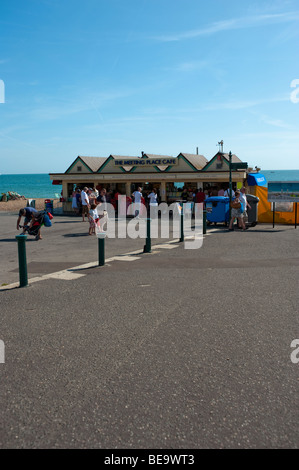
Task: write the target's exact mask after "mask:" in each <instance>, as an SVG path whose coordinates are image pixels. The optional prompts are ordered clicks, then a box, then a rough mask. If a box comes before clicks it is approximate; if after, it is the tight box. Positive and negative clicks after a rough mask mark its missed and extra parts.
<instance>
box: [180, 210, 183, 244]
mask: <svg viewBox="0 0 299 470" xmlns="http://www.w3.org/2000/svg"><path fill="white" fill-rule="evenodd" d="M183 241H184V203H182V209H181V238H180V242H183Z"/></svg>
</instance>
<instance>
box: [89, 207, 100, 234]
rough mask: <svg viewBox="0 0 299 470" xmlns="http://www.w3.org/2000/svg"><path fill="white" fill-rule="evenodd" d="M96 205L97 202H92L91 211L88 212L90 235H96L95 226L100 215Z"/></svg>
mask: <svg viewBox="0 0 299 470" xmlns="http://www.w3.org/2000/svg"><path fill="white" fill-rule="evenodd" d="M96 207H97V206H96V205H95V204H91V206H90V210H89V213H88V220H89V232H88V233H89V235H95V233H96V232H95V227H96V223H97V222H98V220H99V216H98V213H97V210H96Z"/></svg>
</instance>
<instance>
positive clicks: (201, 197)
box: [195, 188, 206, 204]
mask: <svg viewBox="0 0 299 470" xmlns="http://www.w3.org/2000/svg"><path fill="white" fill-rule="evenodd" d="M205 199H206V195H205V193H204V192H203V190H202V188H199V190H198V191H197V193H196V195H195V202H196V204H201V203H202V202H205Z"/></svg>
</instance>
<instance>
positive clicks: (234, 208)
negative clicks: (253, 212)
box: [228, 191, 246, 231]
mask: <svg viewBox="0 0 299 470" xmlns="http://www.w3.org/2000/svg"><path fill="white" fill-rule="evenodd" d="M235 219H237V220H238V224H239V227H241V228H242V230H243V231H244V230H245V229H246V227H245V224H244V220H243V210H242V203H241V201H240V192H239V191H236V192H235V198H234V199H233V200H232V202H231V219H230V223H229V228H228V229H229V230H230V231H232V230H234V229H233V223H234V221H235Z"/></svg>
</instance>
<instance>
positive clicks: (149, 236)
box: [143, 219, 152, 253]
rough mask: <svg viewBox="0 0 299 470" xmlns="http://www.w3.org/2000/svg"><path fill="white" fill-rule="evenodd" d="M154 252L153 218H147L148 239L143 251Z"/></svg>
mask: <svg viewBox="0 0 299 470" xmlns="http://www.w3.org/2000/svg"><path fill="white" fill-rule="evenodd" d="M151 252H152V240H151V219H146V241H145V245H144V248H143V253H151Z"/></svg>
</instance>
